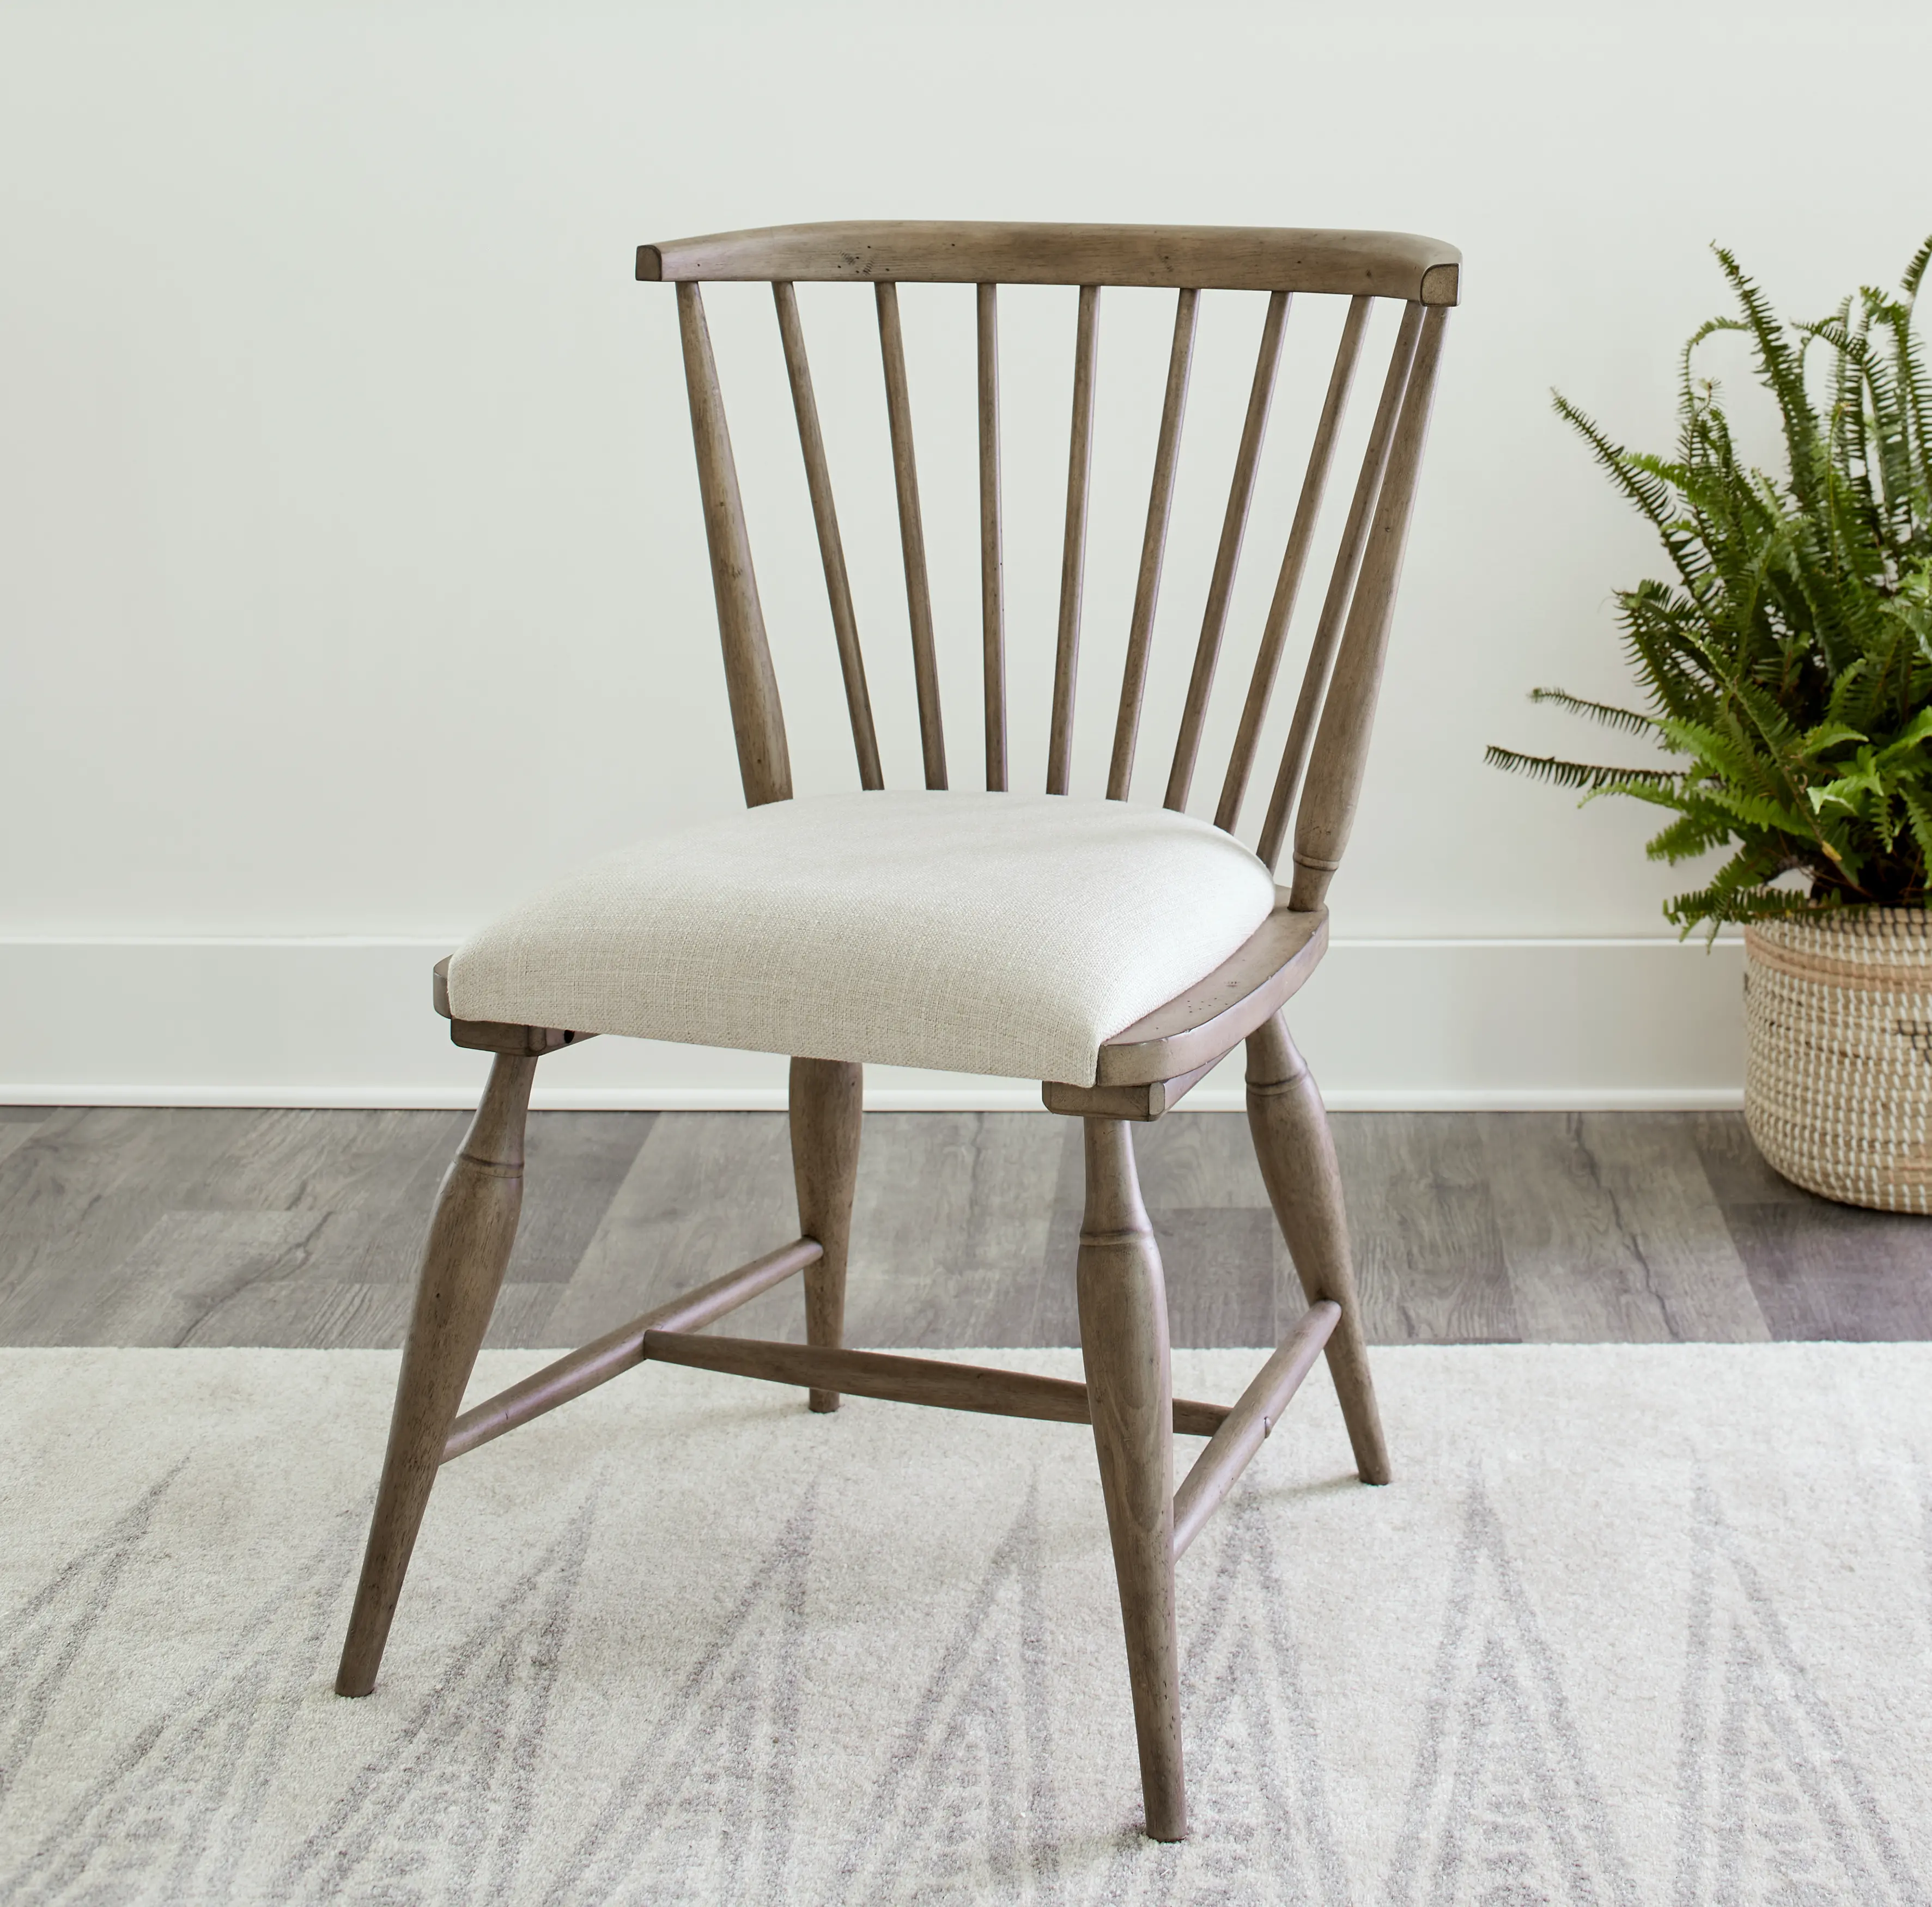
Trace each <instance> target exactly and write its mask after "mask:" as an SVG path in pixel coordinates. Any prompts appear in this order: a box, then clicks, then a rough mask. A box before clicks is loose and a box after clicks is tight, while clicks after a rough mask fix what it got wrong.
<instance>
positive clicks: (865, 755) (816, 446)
mask: <svg viewBox="0 0 1932 1907" xmlns="http://www.w3.org/2000/svg"><path fill="white" fill-rule="evenodd" d="M772 302H773V303H774V304H775V305H776V307H778V336H779V338H780V340H781V341H782V343H783V344H784V360H785V375H786V376H787V377H788V378H789V379H790V381H791V401H792V409H793V411H794V412H796V414H797V417H798V442H799V450H800V451H802V453H803V454H804V457H805V484H806V486H807V487H808V489H809V490H810V491H811V515H812V520H813V522H814V523H815V524H816V525H817V529H818V553H819V559H820V562H822V563H823V565H824V568H825V593H826V596H827V597H828V598H829V600H830V603H831V607H832V634H833V635H834V636H835V637H836V638H837V639H838V668H839V673H841V675H842V676H844V680H845V706H846V709H847V712H849V714H850V716H851V720H852V746H853V748H854V749H855V750H856V751H857V754H858V757H859V786H860V787H862V788H883V787H884V786H885V785H886V778H885V775H884V772H883V770H882V769H880V766H879V738H878V734H877V731H876V730H875V729H874V727H873V725H872V699H871V695H870V694H869V693H868V691H867V690H866V687H865V656H864V655H863V654H862V652H861V651H860V649H859V622H858V618H857V617H856V616H854V615H853V612H852V585H851V583H850V580H848V578H847V576H846V574H845V545H844V541H842V539H841V538H840V536H839V534H838V510H837V508H836V507H835V505H834V504H833V502H832V472H831V469H830V466H829V465H828V464H827V463H826V460H825V439H824V436H823V433H821V432H820V429H819V427H818V400H817V397H814V395H813V394H812V388H811V364H810V362H809V361H808V359H807V358H806V356H805V327H804V325H802V323H801V322H799V315H798V294H797V292H796V291H794V290H793V289H792V287H791V286H790V285H788V284H787V283H784V281H783V280H780V281H779V282H778V283H776V284H775V285H773V286H772Z"/></svg>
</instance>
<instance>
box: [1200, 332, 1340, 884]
mask: <svg viewBox="0 0 1932 1907" xmlns="http://www.w3.org/2000/svg"><path fill="white" fill-rule="evenodd" d="M1373 302H1374V301H1373V299H1370V298H1351V299H1350V300H1349V315H1348V316H1347V317H1346V319H1343V324H1342V342H1341V343H1340V346H1338V347H1337V349H1336V352H1335V367H1334V370H1332V371H1331V372H1330V373H1329V376H1328V393H1327V394H1326V396H1325V397H1324V398H1323V400H1322V415H1321V417H1320V418H1319V421H1317V423H1316V427H1315V444H1314V448H1313V449H1311V450H1310V451H1309V453H1308V468H1307V471H1306V472H1305V473H1304V475H1303V477H1302V480H1301V496H1300V498H1299V499H1298V500H1297V502H1296V503H1295V521H1294V523H1293V524H1292V526H1290V528H1289V532H1288V547H1287V548H1286V550H1284V551H1283V553H1282V559H1281V571H1280V574H1279V575H1278V576H1277V577H1276V578H1275V586H1274V598H1273V600H1272V601H1270V603H1269V604H1268V621H1267V622H1265V624H1264V625H1262V641H1261V648H1260V649H1259V652H1258V653H1257V654H1256V657H1255V667H1254V673H1253V675H1252V676H1250V679H1249V682H1248V699H1247V701H1246V702H1244V703H1243V704H1242V705H1241V727H1239V728H1238V730H1236V731H1235V745H1234V747H1233V748H1232V750H1230V751H1229V756H1228V772H1227V774H1226V777H1225V778H1223V781H1222V784H1221V802H1220V806H1219V807H1218V808H1217V809H1216V810H1215V811H1214V825H1215V826H1216V827H1217V828H1221V829H1226V831H1227V832H1229V834H1232V833H1233V832H1234V831H1235V826H1236V824H1237V823H1238V822H1239V820H1241V800H1242V797H1243V796H1244V795H1245V794H1246V793H1247V787H1248V777H1249V775H1250V774H1251V773H1253V770H1254V765H1255V750H1256V748H1257V747H1258V746H1259V745H1260V742H1261V734H1262V723H1263V721H1265V720H1266V719H1267V718H1268V701H1269V699H1270V697H1271V696H1272V695H1273V694H1274V679H1275V677H1276V676H1277V674H1278V673H1280V669H1281V655H1282V651H1283V649H1284V648H1285V647H1286V646H1287V643H1288V625H1289V622H1290V621H1291V620H1292V618H1293V616H1294V614H1295V598H1296V597H1297V596H1298V595H1299V594H1300V592H1301V572H1302V571H1303V569H1304V567H1305V566H1306V565H1307V561H1308V550H1309V546H1310V544H1312V543H1313V541H1314V540H1315V525H1316V520H1317V519H1318V518H1319V517H1320V515H1321V514H1322V497H1323V496H1324V494H1325V493H1326V491H1327V490H1328V467H1329V466H1330V464H1331V463H1332V462H1333V461H1334V456H1335V440H1336V439H1337V436H1339V435H1340V432H1341V428H1342V414H1343V411H1344V410H1345V409H1346V408H1347V406H1348V402H1349V386H1350V385H1351V384H1352V383H1353V382H1355V361H1356V359H1357V358H1359V357H1360V356H1361V349H1362V337H1363V334H1364V332H1365V331H1367V329H1368V328H1369V307H1370V305H1371V304H1373ZM1327 682H1328V667H1327V664H1326V663H1325V662H1324V664H1323V665H1322V670H1321V682H1319V684H1316V685H1314V697H1305V699H1309V700H1313V699H1316V698H1319V694H1320V693H1321V690H1322V688H1324V687H1325V686H1326V685H1327ZM1300 776H1301V764H1300V763H1297V764H1296V766H1295V778H1296V779H1297V780H1299V778H1300ZM1262 859H1264V860H1266V859H1268V856H1265V855H1264V856H1262ZM1269 865H1271V866H1272V865H1274V863H1273V862H1269Z"/></svg>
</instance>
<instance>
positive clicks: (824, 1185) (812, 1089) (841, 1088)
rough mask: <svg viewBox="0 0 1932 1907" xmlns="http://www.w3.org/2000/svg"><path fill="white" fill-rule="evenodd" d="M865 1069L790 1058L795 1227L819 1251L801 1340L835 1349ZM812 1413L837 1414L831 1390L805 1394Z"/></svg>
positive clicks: (840, 1332) (809, 1279)
mask: <svg viewBox="0 0 1932 1907" xmlns="http://www.w3.org/2000/svg"><path fill="white" fill-rule="evenodd" d="M864 1108H865V1069H864V1068H863V1067H862V1066H857V1065H855V1064H854V1063H852V1062H850V1061H849V1060H793V1061H792V1063H791V1168H792V1177H793V1179H794V1180H796V1183H797V1186H798V1231H799V1237H801V1238H814V1239H816V1240H817V1241H818V1243H820V1245H821V1246H823V1247H824V1250H825V1255H824V1257H823V1258H820V1260H819V1261H818V1262H817V1264H814V1265H808V1266H807V1267H805V1342H806V1343H808V1344H814V1345H823V1346H825V1347H826V1348H827V1349H828V1350H832V1351H835V1350H837V1349H838V1348H839V1347H840V1346H841V1345H843V1344H844V1342H845V1261H846V1257H847V1254H848V1252H850V1249H851V1244H852V1194H853V1189H854V1188H855V1187H856V1186H857V1184H858V1183H859V1126H860V1124H861V1122H862V1114H863V1111H864ZM810 1402H811V1408H813V1409H814V1411H835V1410H837V1409H838V1392H837V1391H835V1390H814V1391H812V1392H811V1393H810Z"/></svg>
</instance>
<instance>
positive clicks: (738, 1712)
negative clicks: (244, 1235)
mask: <svg viewBox="0 0 1932 1907" xmlns="http://www.w3.org/2000/svg"><path fill="white" fill-rule="evenodd" d="M1003 1355H1005V1354H986V1353H981V1354H977V1356H979V1357H980V1359H981V1360H982V1361H999V1360H1000V1358H1001V1357H1002V1356H1003ZM541 1361H542V1359H541V1357H540V1356H537V1355H533V1354H525V1353H516V1354H511V1353H497V1354H490V1355H488V1356H487V1357H485V1359H484V1368H483V1369H482V1370H481V1372H480V1373H479V1384H481V1385H487V1386H488V1387H496V1386H498V1385H499V1384H502V1383H503V1382H505V1381H508V1379H509V1378H511V1377H513V1376H514V1375H519V1374H520V1372H523V1370H526V1369H529V1368H531V1367H532V1366H534V1365H535V1364H536V1363H540V1362H541ZM1010 1361H1012V1362H1013V1363H1026V1364H1030V1365H1031V1366H1034V1368H1041V1369H1054V1370H1058V1371H1061V1372H1068V1373H1070V1374H1074V1373H1077V1370H1078V1363H1077V1359H1076V1358H1075V1357H1073V1354H1068V1353H1064V1352H1063V1353H1045V1354H1035V1355H1034V1356H1032V1357H1021V1356H1019V1355H1018V1354H1011V1355H1010ZM1255 1363H1256V1357H1254V1356H1252V1355H1250V1354H1245V1353H1231V1352H1204V1353H1193V1354H1181V1355H1179V1356H1178V1357H1177V1359H1176V1366H1177V1387H1178V1388H1180V1389H1181V1390H1184V1392H1186V1393H1187V1394H1190V1395H1193V1396H1222V1397H1231V1396H1233V1395H1234V1394H1235V1393H1236V1392H1238V1390H1239V1389H1240V1387H1241V1385H1242V1384H1243V1383H1244V1381H1245V1380H1246V1378H1247V1375H1249V1374H1250V1371H1251V1370H1252V1369H1253V1366H1254V1364H1255ZM1378 1369H1379V1374H1380V1378H1381V1382H1382V1387H1383V1398H1384V1407H1385V1414H1386V1416H1387V1418H1388V1424H1389V1429H1390V1433H1391V1444H1392V1447H1393V1450H1394V1454H1395V1458H1396V1462H1397V1467H1398V1468H1397V1481H1396V1482H1395V1483H1394V1485H1393V1486H1391V1487H1390V1488H1388V1489H1383V1490H1371V1489H1364V1487H1362V1486H1360V1485H1359V1484H1358V1483H1355V1481H1354V1480H1353V1479H1352V1476H1351V1475H1350V1474H1349V1471H1348V1468H1347V1464H1346V1448H1347V1446H1346V1440H1345V1438H1344V1437H1343V1432H1342V1429H1341V1426H1340V1420H1339V1418H1338V1417H1337V1413H1336V1411H1335V1408H1334V1399H1333V1396H1332V1393H1329V1392H1328V1390H1327V1389H1326V1388H1325V1381H1323V1380H1322V1379H1320V1378H1319V1377H1318V1378H1316V1379H1313V1380H1311V1381H1310V1384H1309V1385H1308V1387H1307V1389H1306V1390H1305V1391H1304V1393H1303V1395H1302V1396H1301V1398H1300V1399H1298V1401H1297V1402H1296V1404H1295V1406H1294V1408H1293V1409H1292V1411H1291V1412H1290V1413H1289V1417H1288V1420H1287V1421H1286V1423H1285V1424H1284V1425H1283V1426H1282V1427H1281V1429H1280V1430H1278V1431H1277V1433H1276V1435H1275V1436H1274V1438H1273V1439H1272V1440H1271V1441H1270V1443H1269V1444H1268V1446H1267V1447H1265V1450H1264V1451H1263V1453H1262V1456H1261V1457H1260V1459H1258V1461H1257V1462H1256V1465H1254V1467H1253V1468H1252V1469H1251V1470H1250V1473H1249V1474H1248V1477H1247V1480H1245V1481H1244V1485H1243V1486H1242V1488H1241V1490H1240V1492H1238V1495H1237V1496H1236V1498H1235V1499H1234V1500H1233V1501H1232V1503H1231V1504H1230V1506H1229V1508H1228V1509H1227V1510H1225V1511H1224V1512H1223V1514H1222V1515H1221V1516H1220V1517H1219V1518H1218V1519H1217V1520H1216V1522H1214V1524H1213V1525H1211V1527H1210V1528H1209V1530H1208V1532H1207V1533H1206V1534H1205V1535H1204V1536H1203V1537H1202V1538H1201V1540H1199V1542H1198V1543H1196V1546H1194V1548H1193V1549H1192V1550H1191V1551H1190V1552H1189V1554H1188V1555H1187V1558H1185V1560H1184V1563H1183V1564H1182V1584H1181V1622H1182V1639H1183V1646H1184V1659H1185V1666H1186V1687H1185V1718H1186V1728H1187V1742H1188V1750H1189V1776H1190V1795H1191V1801H1192V1808H1193V1839H1192V1840H1190V1842H1189V1843H1187V1844H1186V1845H1185V1846H1180V1847H1173V1848H1160V1847H1156V1846H1152V1845H1151V1844H1149V1843H1146V1842H1145V1841H1144V1840H1142V1839H1141V1838H1140V1837H1139V1834H1137V1833H1136V1822H1137V1819H1138V1814H1139V1792H1138V1782H1137V1777H1136V1762H1135V1756H1134V1750H1133V1735H1132V1728H1131V1723H1130V1716H1129V1710H1128V1701H1127V1681H1126V1675H1125V1669H1124V1660H1123V1656H1122V1651H1121V1642H1120V1637H1119V1631H1118V1618H1117V1615H1116V1613H1115V1607H1114V1604H1113V1601H1112V1578H1111V1569H1110V1564H1109V1555H1108V1551H1107V1546H1106V1531H1105V1526H1104V1523H1103V1519H1102V1515H1101V1511H1100V1501H1099V1494H1098V1489H1097V1483H1096V1480H1095V1476H1094V1458H1093V1452H1092V1448H1091V1442H1090V1441H1089V1438H1088V1433H1087V1432H1085V1430H1084V1429H1079V1428H1077V1427H1067V1426H1053V1425H1045V1424H1031V1423H1010V1422H1005V1421H1002V1420H995V1419H983V1418H968V1417H953V1416H950V1415H947V1414H941V1413H938V1412H931V1411H920V1410H917V1409H911V1408H904V1407H901V1406H895V1405H887V1404H878V1403H871V1402H865V1401H863V1400H859V1401H853V1402H848V1403H847V1406H846V1408H845V1409H844V1411H841V1413H839V1414H838V1415H837V1416H836V1417H829V1418H825V1417H812V1416H811V1415H809V1414H808V1413H807V1412H806V1411H805V1409H804V1408H803V1405H802V1398H800V1397H799V1396H798V1395H797V1394H796V1393H791V1392H789V1391H786V1390H778V1389H775V1388H773V1387H766V1386H761V1385H755V1384H745V1383H743V1382H742V1381H734V1380H732V1379H729V1378H715V1377H711V1376H709V1375H705V1374H702V1373H699V1372H688V1371H681V1370H670V1369H661V1368H657V1367H652V1368H650V1369H646V1370H645V1371H643V1372H640V1373H639V1374H637V1375H634V1376H633V1377H630V1378H625V1379H624V1380H622V1381H619V1382H618V1383H616V1384H613V1385H611V1386H609V1387H607V1388H606V1389H604V1390H601V1391H600V1392H598V1393H596V1394H595V1395H594V1396H590V1397H588V1398H586V1399H582V1400H580V1402H577V1403H576V1404H574V1405H571V1406H570V1407H568V1408H567V1409H565V1411H562V1412H559V1414H556V1416H554V1417H550V1418H548V1419H546V1420H544V1421H543V1422H541V1423H538V1424H535V1425H533V1426H530V1427H529V1428H527V1429H525V1430H523V1431H521V1432H517V1434H515V1435H513V1436H511V1437H510V1438H506V1439H505V1440H503V1441H501V1442H499V1443H497V1444H493V1445H491V1446H490V1447H487V1448H486V1449H484V1450H480V1451H478V1452H477V1453H474V1454H473V1455H472V1456H468V1457H466V1458H464V1459H462V1460H461V1461H460V1462H458V1463H457V1464H456V1465H453V1466H452V1468H450V1469H449V1470H448V1471H446V1472H445V1473H444V1474H443V1480H442V1482H441V1483H440V1486H439V1489H438V1492H437V1496H436V1498H435V1499H434V1501H433V1503H432V1504H431V1509H430V1513H429V1516H428V1522H427V1524H426V1525H425V1531H424V1535H423V1539H422V1543H421V1545H420V1546H419V1550H418V1553H417V1558H416V1564H415V1566H414V1569H413V1573H412V1574H411V1576H410V1583H409V1586H408V1588H407V1591H406V1593H405V1595H404V1601H403V1605H402V1608H401V1612H400V1614H399V1616H398V1622H397V1626H396V1630H395V1636H394V1639H393V1640H392V1644H391V1647H390V1650H389V1658H388V1661H387V1663H386V1668H385V1672H384V1675H383V1681H382V1682H381V1684H380V1687H379V1689H378V1690H377V1694H376V1695H375V1696H374V1697H372V1698H371V1699H369V1700H368V1701H365V1702H344V1701H341V1700H338V1699H337V1698H336V1697H335V1696H334V1695H333V1694H332V1693H331V1691H330V1687H329V1684H330V1681H331V1678H332V1673H333V1669H334V1663H335V1651H336V1649H337V1647H338V1644H339V1641H340V1638H341V1630H342V1627H343V1624H344V1618H345V1616H346V1614H347V1607H348V1599H349V1596H350V1590H351V1588H352V1586H353V1574H354V1571H355V1569H356V1563H357V1560H358V1556H359V1548H360V1543H361V1540H362V1530H363V1525H364V1520H365V1516H366V1515H367V1513H368V1507H369V1504H370V1501H371V1496H372V1494H373V1486H374V1477H375V1471H376V1465H377V1461H378V1459H379V1456H380V1450H381V1446H382V1442H383V1435H384V1431H385V1428H386V1419H387V1413H388V1406H389V1390H390V1386H391V1384H392V1381H393V1376H394V1372H395V1359H394V1357H393V1356H392V1355H389V1354H382V1353H377V1352H360V1351H328V1352H303V1351H7V1352H4V1353H0V1531H4V1540H3V1541H0V1899H4V1900H6V1901H7V1902H8V1903H12V1904H13V1907H37V1903H56V1902H69V1903H80V1902H89V1903H139V1902H170V1903H174V1902H178V1903H194V1907H211V1904H212V1903H226V1902H265V1903H266V1902H274V1903H302V1902H317V1903H320V1902H330V1903H335V1902H342V1901H371V1902H384V1903H403V1902H411V1903H416V1902H420V1903H433V1902H434V1903H441V1902H449V1903H478V1902H506V1903H507V1902H514V1903H546V1904H547V1907H593V1903H594V1904H595V1907H603V1904H604V1903H645V1902H650V1903H656V1902H664V1903H673V1902H674V1903H711V1902H718V1903H733V1907H736V1904H737V1903H772V1902H778V1903H801V1907H833V1904H834V1903H847V1902H850V1903H897V1902H907V1903H913V1902H916V1903H966V1902H975V1903H978V1902H1009V1901H1012V1902H1037V1903H1115V1902H1123V1903H1139V1902H1146V1903H1196V1902H1201V1903H1206V1902H1217V1903H1223V1902H1225V1903H1304V1902H1306V1903H1319V1904H1320V1907H1347V1904H1348V1903H1358V1907H1411V1904H1412V1903H1413V1907H1460V1903H1470V1904H1471V1907H1474V1904H1475V1903H1490V1907H1527V1903H1544V1902H1551V1903H1565V1907H1569V1904H1570V1903H1575V1904H1576V1907H1625V1903H1646V1907H1648V1904H1649V1903H1655V1907H1704V1903H1767V1904H1769V1903H1806V1904H1807V1907H1818V1904H1820V1903H1839V1902H1843V1903H1861V1904H1862V1903H1879V1907H1906V1903H1924V1902H1926V1901H1927V1899H1928V1884H1932V1347H1928V1346H1920V1345H1870V1346H1846V1345H1757V1346H1687V1347H1664V1348H1653V1347H1539V1348H1518V1347H1508V1348H1454V1349H1427V1350H1424V1349H1403V1350H1396V1351H1382V1352H1381V1353H1380V1354H1379V1360H1378ZM1196 1447H1198V1446H1196V1445H1194V1444H1191V1443H1184V1444H1183V1445H1182V1453H1183V1459H1184V1460H1185V1455H1186V1453H1187V1451H1189V1450H1192V1449H1193V1448H1196Z"/></svg>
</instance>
